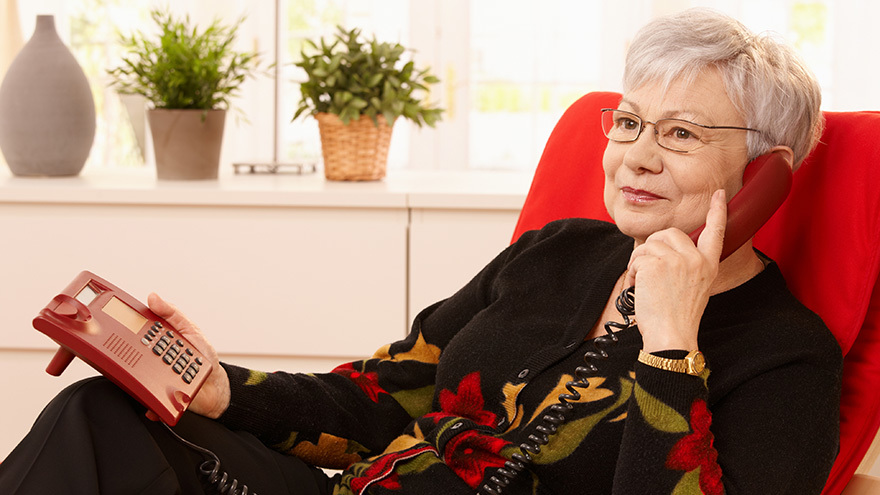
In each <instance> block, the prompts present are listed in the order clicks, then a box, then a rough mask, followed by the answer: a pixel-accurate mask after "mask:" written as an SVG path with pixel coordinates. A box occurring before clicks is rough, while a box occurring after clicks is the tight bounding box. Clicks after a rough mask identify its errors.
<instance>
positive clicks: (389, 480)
mask: <svg viewBox="0 0 880 495" xmlns="http://www.w3.org/2000/svg"><path fill="white" fill-rule="evenodd" d="M425 452H435V454H436V451H435V450H434V449H433V448H432V447H421V448H418V449H413V450H405V451H402V452H394V453H391V454H385V455H383V456H381V457H379V458H378V459H376V461H375V462H373V463H372V464H370V466H369V467H368V468H367V469H366V470H365V471H364V472H363V473H362V474H361V475H360V476H358V477H357V478H354V479H352V480H351V483H350V486H351V488H352V490H354V492H355V493H362V492H363V490H364V489H366V488H367V487H368V486H381V487H382V488H385V489H388V490H399V489H400V488H401V487H400V478H399V475H398V473H397V472H395V471H394V466H395V465H396V464H397V463H398V462H399V461H405V460H408V459H413V458H415V457H418V456H420V455H422V454H424V453H425Z"/></svg>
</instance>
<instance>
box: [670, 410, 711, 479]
mask: <svg viewBox="0 0 880 495" xmlns="http://www.w3.org/2000/svg"><path fill="white" fill-rule="evenodd" d="M711 424H712V413H711V412H709V407H708V406H707V405H706V401H705V400H702V399H697V400H695V401H694V403H693V404H692V405H691V418H690V425H691V433H690V434H688V435H686V436H685V437H684V438H682V439H681V440H679V441H678V442H677V443H676V444H675V445H674V446H673V447H672V450H670V451H669V456H668V457H667V458H666V468H667V469H676V470H679V471H687V472H690V471H693V470H694V469H697V468H700V490H702V492H703V493H704V494H706V495H723V494H724V486H723V485H722V484H721V466H719V465H718V451H717V450H715V447H713V446H712V443H713V441H714V440H715V437H714V436H713V435H712V432H711V431H709V426H710V425H711Z"/></svg>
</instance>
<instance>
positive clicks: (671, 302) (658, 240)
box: [624, 190, 727, 352]
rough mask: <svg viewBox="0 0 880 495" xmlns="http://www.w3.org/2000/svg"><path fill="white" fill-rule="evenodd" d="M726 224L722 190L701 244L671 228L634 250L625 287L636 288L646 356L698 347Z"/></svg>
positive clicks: (710, 212)
mask: <svg viewBox="0 0 880 495" xmlns="http://www.w3.org/2000/svg"><path fill="white" fill-rule="evenodd" d="M726 223H727V204H726V197H725V192H724V190H718V191H715V194H714V195H713V196H712V201H711V204H710V206H709V212H708V213H707V215H706V228H705V229H704V230H703V232H702V233H701V235H700V238H699V241H698V242H697V245H696V246H695V245H694V243H693V241H691V239H690V237H688V235H687V234H685V233H684V232H682V231H681V230H679V229H676V228H670V229H666V230H661V231H658V232H655V233H653V234H651V236H649V237H648V238H647V239H646V240H645V242H644V243H643V244H642V245H640V246H638V247H636V248H635V249H634V250H633V253H632V256H631V257H630V261H629V266H628V271H627V274H626V278H625V280H624V287H631V286H633V285H635V288H636V315H635V316H636V321H637V322H638V327H639V331H640V332H641V334H642V341H643V347H642V348H643V349H644V350H645V352H656V351H662V350H669V349H683V350H695V349H697V333H698V331H699V327H700V320H701V319H702V317H703V311H704V310H705V309H706V304H707V303H708V301H709V296H710V295H711V293H710V290H711V287H712V284H713V282H714V281H715V277H716V276H717V275H718V267H719V264H720V263H719V258H720V257H721V248H722V245H723V241H724V231H725V227H726Z"/></svg>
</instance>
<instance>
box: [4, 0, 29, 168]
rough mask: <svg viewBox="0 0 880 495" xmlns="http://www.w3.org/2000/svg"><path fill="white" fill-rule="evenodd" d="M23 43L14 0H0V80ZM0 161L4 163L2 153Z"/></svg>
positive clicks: (16, 5)
mask: <svg viewBox="0 0 880 495" xmlns="http://www.w3.org/2000/svg"><path fill="white" fill-rule="evenodd" d="M23 44H24V43H23V42H22V38H21V26H20V24H19V20H18V4H17V2H16V0H0V81H3V77H4V76H5V75H6V69H8V68H9V64H11V63H12V59H14V58H15V55H16V54H18V51H19V50H21V47H22V45H23ZM0 163H2V164H5V163H6V161H5V159H4V158H3V153H0Z"/></svg>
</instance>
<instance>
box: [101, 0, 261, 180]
mask: <svg viewBox="0 0 880 495" xmlns="http://www.w3.org/2000/svg"><path fill="white" fill-rule="evenodd" d="M150 16H151V17H152V19H153V21H154V22H155V24H156V25H157V26H158V28H159V36H158V38H157V39H151V38H148V37H147V36H146V35H144V34H143V33H137V34H133V35H129V36H125V35H121V36H120V41H121V44H122V46H123V48H124V49H125V50H126V51H127V55H126V56H124V57H123V59H122V64H121V65H120V66H118V67H116V68H114V69H111V70H109V71H108V73H109V74H110V76H111V77H112V78H113V84H112V86H113V87H114V88H116V90H117V91H118V92H119V93H122V94H139V95H142V96H143V97H145V98H146V99H147V100H148V101H149V102H150V103H151V104H152V107H153V108H152V109H151V110H150V111H149V113H148V115H149V122H150V129H151V131H152V134H153V144H154V147H155V154H156V169H157V173H158V176H159V178H160V179H214V178H216V177H217V169H218V164H219V159H220V145H221V143H222V139H223V127H224V123H225V119H226V110H227V109H228V107H229V101H230V99H231V98H233V97H234V96H236V95H237V94H238V91H239V89H240V87H241V85H242V83H243V82H244V81H245V79H247V78H248V77H251V76H253V74H254V72H255V71H256V70H257V66H258V63H259V62H258V56H257V54H256V53H252V52H238V51H235V50H234V49H233V46H232V44H233V42H234V41H235V36H236V33H237V31H238V28H239V26H240V25H241V23H242V21H243V19H239V20H238V21H237V22H236V23H235V24H233V25H231V26H224V25H221V24H220V22H219V20H215V21H214V22H212V23H211V25H210V26H208V27H207V28H206V29H205V30H204V31H202V32H199V30H198V28H197V27H195V26H192V25H191V23H190V19H189V16H186V17H185V18H184V19H182V20H180V19H175V18H174V17H173V16H172V15H171V14H170V13H168V12H164V11H161V10H153V11H152V12H151V13H150ZM200 145H203V146H204V148H201V147H200ZM188 165H191V166H194V168H193V169H190V170H187V169H186V168H187V166H188Z"/></svg>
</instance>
